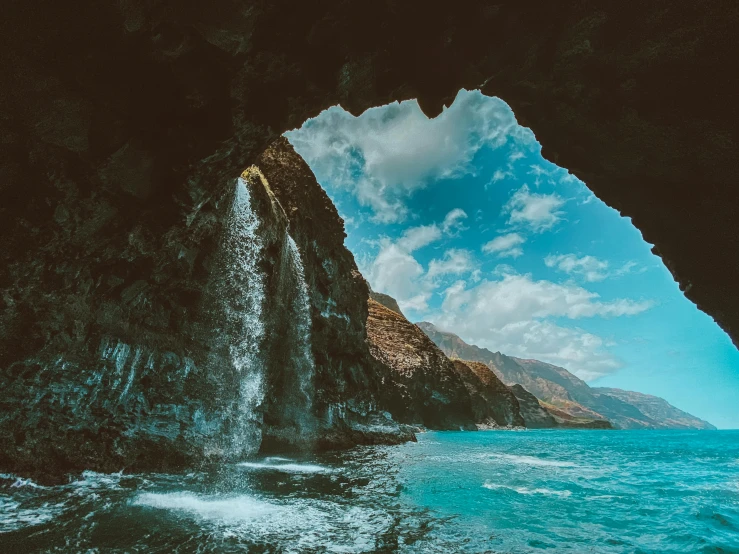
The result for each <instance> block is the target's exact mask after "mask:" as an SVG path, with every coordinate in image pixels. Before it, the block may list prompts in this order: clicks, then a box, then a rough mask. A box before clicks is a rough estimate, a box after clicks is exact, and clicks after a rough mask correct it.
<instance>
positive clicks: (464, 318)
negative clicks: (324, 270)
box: [285, 89, 739, 426]
mask: <svg viewBox="0 0 739 554" xmlns="http://www.w3.org/2000/svg"><path fill="white" fill-rule="evenodd" d="M285 136H286V137H287V139H288V140H289V141H290V143H291V144H292V145H293V147H294V148H295V150H296V151H297V152H298V153H299V154H300V155H301V156H302V157H303V158H304V159H305V160H306V162H307V163H308V165H309V166H310V168H311V169H312V171H313V172H314V173H315V175H316V177H317V179H318V181H319V183H320V184H321V186H322V187H323V188H324V190H325V191H326V192H327V193H328V195H329V196H330V198H331V200H332V201H333V202H334V204H335V205H336V207H337V209H338V211H339V213H340V215H341V216H342V218H343V220H344V223H345V228H346V233H347V238H346V246H347V248H348V249H349V250H350V251H351V252H352V253H353V255H354V257H355V259H356V261H357V265H358V267H359V269H360V271H361V273H362V274H363V275H364V277H365V278H366V279H367V281H368V284H369V285H370V287H371V288H372V290H373V291H374V292H375V293H381V294H386V295H389V296H390V297H391V298H392V299H394V300H395V301H397V305H398V306H399V308H400V310H401V311H402V312H403V313H404V314H405V316H406V317H407V318H408V319H409V320H411V321H414V322H422V321H426V322H430V323H432V324H433V325H435V326H436V327H437V328H440V329H443V330H445V331H448V332H452V333H454V334H456V335H458V336H460V337H461V338H462V339H464V340H465V341H466V342H468V343H470V344H473V345H476V346H480V347H483V348H487V349H489V350H491V351H501V352H503V353H506V354H510V355H513V356H517V357H520V358H533V359H538V360H542V361H545V362H547V363H551V364H554V365H556V366H562V367H565V368H567V369H569V370H570V371H572V372H573V373H574V374H575V375H577V376H578V377H580V378H582V379H584V380H585V381H587V382H588V383H590V384H591V385H592V386H599V387H621V388H627V389H633V390H638V391H642V392H645V393H651V394H655V395H658V396H662V397H666V398H668V400H671V401H672V402H673V403H675V404H677V405H680V406H683V407H685V409H687V410H688V411H691V412H692V413H697V414H699V415H702V416H704V417H706V418H707V419H711V420H712V421H714V420H715V421H719V422H720V425H725V426H733V425H734V424H735V423H732V422H730V421H729V419H730V416H727V414H729V413H731V409H730V405H731V403H732V399H731V397H732V394H731V393H729V392H727V388H726V387H725V383H726V382H727V380H736V376H734V375H733V374H732V373H733V370H732V368H734V367H736V365H737V364H738V363H739V353H737V351H736V349H735V347H734V346H733V344H732V343H731V341H730V339H729V338H728V337H727V336H726V334H725V333H724V332H723V331H722V330H721V329H720V328H719V327H718V325H716V323H715V322H714V321H713V320H712V319H711V318H710V317H709V316H707V315H705V314H704V313H703V312H701V311H700V310H698V309H697V308H696V306H695V305H694V304H693V303H692V302H690V301H689V300H688V299H686V298H685V296H684V295H683V293H682V292H681V291H680V289H679V287H678V285H677V284H676V283H675V281H674V279H673V276H672V275H671V274H670V272H669V271H668V270H667V268H666V267H665V266H664V264H663V262H662V260H661V259H660V258H659V257H658V256H656V255H655V254H654V253H653V252H652V250H651V248H652V245H650V244H649V243H647V242H645V241H644V239H643V238H642V235H641V233H640V232H639V230H638V229H636V228H635V227H634V225H632V223H631V221H630V219H629V218H625V217H622V216H621V215H620V214H619V213H618V212H617V211H616V210H614V209H612V208H610V207H609V206H607V205H606V204H604V203H603V202H602V201H601V200H599V199H598V198H597V197H596V196H595V195H594V194H593V193H592V192H591V191H590V190H589V189H588V187H587V185H586V183H584V182H582V181H581V180H580V179H578V178H577V177H575V176H574V175H573V174H572V173H570V172H569V171H568V170H567V169H565V168H561V167H559V166H557V165H555V164H554V163H552V162H550V161H548V160H547V159H546V158H545V157H544V156H543V155H542V151H541V145H540V144H539V142H538V141H537V140H536V137H535V135H534V133H533V131H532V130H531V129H528V128H526V127H523V126H521V125H519V124H518V122H517V121H516V118H515V115H514V113H513V111H512V110H511V108H510V107H509V106H508V105H507V104H506V103H505V102H504V101H502V100H501V99H499V98H495V97H488V96H485V95H483V94H481V93H480V92H479V91H467V90H464V89H463V90H461V91H460V92H459V94H458V96H457V97H456V99H455V100H454V102H453V103H452V104H451V105H450V106H449V107H448V108H445V109H444V111H443V112H442V113H441V114H440V115H439V116H437V117H436V118H428V117H426V115H424V113H423V112H422V110H421V109H420V108H419V106H418V104H417V103H416V101H404V102H401V103H394V104H389V105H386V106H382V107H378V108H371V109H369V110H367V111H366V112H364V113H363V114H361V115H359V116H354V115H351V114H349V113H347V112H346V111H344V110H343V109H342V108H341V107H340V106H335V107H333V108H330V109H328V110H326V111H324V112H322V113H321V114H320V115H318V116H317V117H315V118H313V119H310V120H308V121H306V122H305V124H303V126H302V127H300V128H299V129H296V130H293V131H290V132H287V133H285ZM727 417H728V419H726V418H727ZM721 422H723V423H721Z"/></svg>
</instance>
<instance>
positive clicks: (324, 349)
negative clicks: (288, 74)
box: [0, 140, 414, 477]
mask: <svg viewBox="0 0 739 554" xmlns="http://www.w3.org/2000/svg"><path fill="white" fill-rule="evenodd" d="M258 162H259V167H256V166H253V167H251V168H249V169H248V170H247V171H245V172H244V173H243V174H242V175H241V177H240V178H238V179H236V178H232V179H230V182H231V186H230V187H229V188H228V189H226V190H224V191H223V194H222V195H221V196H220V197H219V198H218V199H217V201H216V202H214V203H213V205H212V207H210V208H208V209H207V210H205V211H204V212H203V213H201V215H200V217H198V218H197V219H196V220H195V221H193V222H192V224H191V225H190V227H189V230H188V234H187V235H178V234H171V235H168V236H167V237H166V238H165V239H164V240H166V241H168V243H169V245H168V248H169V249H170V250H171V251H172V253H173V256H174V259H175V260H176V262H175V261H172V260H169V262H171V263H169V262H168V261H167V260H165V259H157V254H156V248H155V247H154V243H155V242H156V241H157V239H155V238H154V237H153V236H152V235H151V234H149V233H147V231H146V230H145V229H144V228H143V227H139V228H136V229H135V230H134V231H133V232H130V233H119V232H118V230H119V228H118V227H116V226H115V225H113V226H112V227H111V226H110V221H109V220H108V219H106V217H107V215H106V214H111V213H114V212H115V211H116V210H118V209H123V208H122V207H121V206H118V207H114V206H108V208H101V207H100V206H94V205H92V204H89V214H88V218H87V219H85V220H82V219H79V220H77V219H74V220H67V221H66V222H65V224H64V225H63V226H60V227H58V230H57V232H56V234H55V235H54V236H53V237H52V238H51V240H50V241H49V242H48V244H47V245H46V246H45V248H44V249H43V251H42V252H40V253H38V255H37V256H36V258H35V259H34V262H33V263H32V264H31V265H29V266H25V267H24V268H22V269H21V268H16V269H15V270H13V271H16V272H17V280H16V281H15V283H14V285H13V288H12V292H11V293H10V294H11V295H12V296H14V297H15V298H17V299H19V301H20V299H22V298H25V299H27V300H28V302H29V303H27V304H24V303H23V302H19V303H18V304H16V310H21V312H17V311H16V312H12V311H11V312H10V313H9V312H7V311H5V312H3V314H2V321H4V322H5V323H6V324H7V322H8V319H7V318H8V317H10V318H11V320H12V318H16V319H15V321H16V324H17V323H18V321H19V320H18V319H17V316H18V314H19V313H22V314H24V315H23V319H22V320H23V321H25V322H26V323H25V324H24V325H26V327H24V329H25V342H24V343H23V344H20V345H19V347H18V348H16V349H15V350H14V353H15V354H14V355H15V356H16V357H17V359H16V361H14V362H13V363H11V364H9V365H6V366H5V367H3V368H2V371H1V372H0V384H1V385H2V392H0V406H2V411H0V466H2V467H3V469H4V470H8V471H17V472H23V473H27V474H28V473H31V474H38V475H39V476H41V477H43V476H49V475H50V476H61V475H63V474H65V473H67V472H74V471H81V470H83V469H92V470H99V471H119V470H120V469H122V468H126V469H131V470H139V469H141V470H144V469H147V470H148V469H154V470H159V469H177V468H182V467H189V466H193V465H196V464H202V463H208V462H211V461H213V462H215V461H219V460H224V459H227V460H228V459H238V458H241V457H244V456H248V455H250V454H253V453H255V452H256V451H257V450H259V449H260V448H261V449H275V448H331V447H336V446H351V445H353V444H358V443H378V442H382V443H388V442H390V443H393V442H399V441H404V440H412V439H413V438H414V437H413V433H412V432H411V430H410V429H408V428H405V427H402V426H399V425H398V424H397V423H395V422H393V421H392V420H390V419H388V418H387V417H386V416H385V415H383V412H382V410H378V409H377V406H378V396H379V394H378V392H379V391H380V389H381V384H382V368H379V370H378V368H377V367H376V366H375V365H374V360H373V359H372V357H371V356H370V354H369V349H368V348H367V345H366V330H365V321H366V297H367V286H366V284H365V282H364V279H363V278H362V277H361V275H360V274H359V273H358V272H357V269H356V266H355V264H354V260H353V257H352V256H351V254H350V253H349V252H348V251H347V250H346V249H345V248H344V246H343V239H344V231H343V224H342V221H341V220H340V218H339V216H338V214H337V212H336V210H335V208H334V207H333V205H332V204H331V202H330V201H329V199H328V197H326V195H325V193H324V192H323V191H322V189H321V187H320V186H319V185H318V183H317V182H316V180H315V178H314V177H313V175H312V173H311V172H310V169H309V168H308V167H307V165H306V164H305V163H304V162H303V161H302V159H301V158H300V157H299V156H298V155H297V154H296V153H295V152H294V151H293V150H292V147H290V145H289V144H288V143H287V141H285V140H280V141H278V142H276V143H275V144H274V145H273V146H272V147H270V148H269V149H267V150H266V151H265V152H264V154H263V155H262V156H261V157H260V158H259V160H258ZM260 168H261V169H260ZM83 204H84V203H83ZM57 251H65V252H67V253H68V255H69V257H68V258H66V259H65V261H56V252H57ZM88 256H95V257H96V260H97V261H96V264H98V266H100V267H106V268H107V269H105V270H104V271H101V272H90V271H89V270H84V269H82V268H83V265H84V264H82V265H81V263H82V262H81V261H80V260H83V259H86V257H88ZM162 264H164V265H162ZM22 306H26V308H22ZM22 310H26V311H25V312H23V311H22ZM5 329H6V330H7V329H8V327H7V326H6V327H5ZM16 331H18V329H16ZM11 335H12V336H16V335H13V334H12V333H11Z"/></svg>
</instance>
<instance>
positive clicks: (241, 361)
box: [219, 178, 265, 455]
mask: <svg viewBox="0 0 739 554" xmlns="http://www.w3.org/2000/svg"><path fill="white" fill-rule="evenodd" d="M258 228H259V218H258V217H257V215H256V213H255V212H254V210H253V208H252V205H251V195H250V192H249V188H248V187H247V184H246V182H245V181H244V180H243V179H241V178H239V179H238V180H237V181H236V191H235V193H234V199H233V203H232V206H231V211H230V214H229V218H228V220H227V224H226V236H225V239H224V243H223V249H224V252H225V255H226V259H227V260H226V270H225V276H224V279H223V281H222V287H221V289H222V290H220V291H219V296H220V298H219V300H220V301H221V302H223V303H224V304H225V308H226V309H225V317H226V325H227V326H228V329H229V330H230V331H231V332H230V333H226V334H225V336H224V337H222V339H223V340H228V341H229V344H228V345H227V348H228V351H229V357H230V361H231V364H232V365H233V368H234V370H235V371H236V373H237V375H238V376H239V383H240V395H239V397H240V401H239V402H240V405H239V408H238V414H237V417H236V420H237V423H236V425H235V429H233V430H232V448H233V450H234V453H235V454H237V455H239V454H241V455H243V454H253V453H254V452H256V451H257V450H258V448H259V444H260V441H261V432H260V427H261V425H260V424H261V422H260V417H261V416H260V415H259V406H260V405H261V404H262V402H263V399H264V381H265V375H264V363H263V361H262V359H261V356H260V354H261V352H260V349H261V345H262V339H263V337H264V334H265V326H264V318H263V316H262V311H263V307H264V300H265V279H264V275H263V273H262V271H261V269H260V268H259V266H258V264H259V260H260V259H261V255H262V250H263V248H264V245H263V242H262V239H261V238H260V237H259V235H258V234H257V229H258Z"/></svg>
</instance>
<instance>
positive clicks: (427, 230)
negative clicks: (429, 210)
mask: <svg viewBox="0 0 739 554" xmlns="http://www.w3.org/2000/svg"><path fill="white" fill-rule="evenodd" d="M440 238H441V230H440V229H439V227H438V226H437V225H436V224H431V225H420V226H418V227H409V228H408V229H406V230H405V231H403V234H402V235H401V236H400V238H399V239H398V242H397V246H398V247H399V248H400V249H401V250H404V251H405V252H413V251H414V250H418V249H419V248H423V247H424V246H428V245H429V244H431V243H432V242H436V241H437V240H439V239H440Z"/></svg>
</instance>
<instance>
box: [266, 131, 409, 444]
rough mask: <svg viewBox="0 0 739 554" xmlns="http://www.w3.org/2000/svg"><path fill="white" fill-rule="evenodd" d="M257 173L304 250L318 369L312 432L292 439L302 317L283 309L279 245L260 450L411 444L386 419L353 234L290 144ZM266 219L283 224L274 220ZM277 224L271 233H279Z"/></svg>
mask: <svg viewBox="0 0 739 554" xmlns="http://www.w3.org/2000/svg"><path fill="white" fill-rule="evenodd" d="M256 167H258V169H259V171H260V172H261V174H262V175H263V176H264V181H263V183H262V186H263V187H265V188H266V189H267V191H268V194H269V195H270V196H271V197H272V198H273V199H274V200H275V201H276V202H277V203H278V204H279V206H278V207H277V211H278V213H280V214H284V217H285V225H286V227H283V229H285V231H286V232H289V236H290V237H292V239H294V241H295V244H296V246H297V248H298V250H299V255H300V259H301V262H302V265H303V273H304V279H305V285H306V290H307V293H308V298H307V300H308V304H309V311H310V320H311V325H310V326H311V329H310V355H311V356H312V362H313V377H312V379H311V381H310V383H309V384H308V388H309V390H308V391H306V392H308V393H309V394H310V396H311V406H310V408H309V409H308V410H307V411H309V412H310V417H312V418H313V421H312V423H311V424H312V425H313V428H312V429H298V428H295V427H294V426H292V427H293V429H292V433H291V432H290V427H291V425H290V422H289V421H286V420H285V412H286V406H288V407H289V406H295V405H296V403H298V404H299V402H296V399H291V398H289V397H288V396H287V394H286V391H289V390H290V389H291V388H292V385H291V384H290V383H289V378H290V377H289V368H290V367H291V366H292V365H294V364H295V352H294V351H293V349H291V348H290V347H289V342H290V341H289V333H290V329H291V328H292V327H293V326H294V323H295V322H294V321H293V320H294V315H291V314H294V310H293V309H291V308H290V307H289V306H287V305H286V304H285V299H286V298H288V297H287V296H286V295H285V294H284V292H283V291H281V290H280V288H281V287H284V283H282V280H281V279H280V278H279V276H280V275H283V274H284V272H285V268H284V267H282V266H283V265H284V264H285V261H284V260H283V259H282V255H281V252H282V249H283V248H284V238H280V239H278V240H277V241H276V242H275V243H274V245H272V246H271V247H270V248H269V250H271V251H272V252H274V255H273V256H272V257H271V259H270V261H269V262H268V267H267V268H266V269H265V272H266V274H268V275H270V276H271V277H268V280H270V282H272V283H273V284H272V285H270V289H269V291H268V295H267V296H268V302H269V303H271V304H272V308H271V309H270V313H271V316H270V318H271V319H270V322H269V323H268V326H269V328H270V329H272V331H271V332H270V336H269V337H268V338H267V343H266V350H267V352H268V355H267V363H268V364H269V376H268V382H267V393H266V395H265V406H264V412H265V415H264V418H265V424H266V426H265V440H264V441H263V443H262V449H263V450H276V449H282V448H290V447H295V446H297V447H320V448H333V447H344V446H347V445H353V444H377V443H388V442H390V443H395V442H403V441H406V440H413V433H412V430H410V429H409V428H406V427H403V426H399V425H398V424H397V423H395V422H393V421H392V420H390V419H388V418H387V417H386V416H384V415H383V414H382V413H381V412H382V410H384V409H385V407H384V406H383V405H382V400H381V390H382V377H383V375H384V373H386V372H387V371H386V370H385V369H384V368H378V365H377V363H376V362H375V360H374V359H373V358H372V356H371V355H370V352H369V348H368V346H367V342H366V338H367V331H366V327H365V323H366V321H367V295H368V287H367V283H366V282H365V280H364V278H363V277H362V275H361V274H360V273H359V271H358V270H357V266H356V263H355V261H354V257H353V256H352V254H351V253H350V252H349V251H348V250H347V249H346V247H345V246H344V238H345V237H346V233H345V231H344V224H343V221H342V220H341V218H340V217H339V214H338V212H337V210H336V207H335V206H334V205H333V203H332V202H331V200H330V199H329V197H328V196H327V195H326V193H325V192H324V190H323V189H322V188H321V186H320V185H319V184H318V182H317V181H316V178H315V176H314V175H313V172H312V171H311V170H310V168H309V167H308V165H307V164H306V163H305V161H303V159H302V158H301V157H300V155H299V154H297V153H296V152H295V150H294V149H293V147H292V146H291V145H290V143H289V142H288V141H287V139H284V138H281V139H279V140H277V141H275V142H274V143H273V144H272V145H271V146H270V147H269V148H268V149H267V150H266V151H265V152H264V153H263V154H262V155H261V156H259V158H258V159H257V162H256ZM270 209H271V208H270ZM264 217H265V219H266V220H267V221H270V219H272V220H275V217H274V216H272V215H270V214H269V213H267V212H265V213H264ZM277 220H279V217H277ZM277 220H275V221H274V223H273V225H276V226H277V227H278V228H279V223H278V222H277ZM284 236H285V234H284V233H283V234H282V235H281V237H284ZM305 408H307V407H305ZM300 411H306V409H304V410H300ZM297 417H300V418H302V417H303V414H302V413H299V414H298V415H297ZM286 423H287V425H286ZM286 427H287V429H286Z"/></svg>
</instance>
